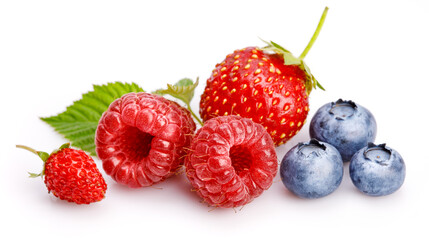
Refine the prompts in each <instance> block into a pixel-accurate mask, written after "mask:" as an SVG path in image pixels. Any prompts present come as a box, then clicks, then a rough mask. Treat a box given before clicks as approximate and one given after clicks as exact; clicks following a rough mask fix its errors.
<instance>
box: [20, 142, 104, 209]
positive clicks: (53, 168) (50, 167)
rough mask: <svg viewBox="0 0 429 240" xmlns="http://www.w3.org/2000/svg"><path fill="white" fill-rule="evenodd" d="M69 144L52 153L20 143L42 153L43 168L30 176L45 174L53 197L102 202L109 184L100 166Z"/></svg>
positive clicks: (36, 152) (87, 202) (83, 201)
mask: <svg viewBox="0 0 429 240" xmlns="http://www.w3.org/2000/svg"><path fill="white" fill-rule="evenodd" d="M69 146H70V144H64V145H63V146H61V147H60V148H59V149H58V150H56V151H54V152H53V153H52V154H50V155H49V154H48V153H45V152H39V151H36V150H34V149H31V148H29V147H26V146H21V145H17V147H19V148H23V149H26V150H29V151H31V152H33V153H35V154H37V155H39V156H40V158H41V159H42V160H43V161H44V167H43V171H42V172H41V173H40V174H34V173H30V176H31V177H39V176H44V178H45V184H46V187H47V188H48V191H49V192H52V194H54V196H56V197H58V198H59V199H61V200H66V201H69V202H74V203H77V204H89V203H92V202H98V201H101V200H102V199H103V198H104V194H105V192H106V190H107V185H106V182H105V181H104V178H103V176H102V175H101V173H100V172H99V171H98V168H97V165H96V164H95V162H94V160H93V159H92V158H91V157H90V156H88V155H87V154H86V153H85V152H84V151H82V150H78V149H72V148H69Z"/></svg>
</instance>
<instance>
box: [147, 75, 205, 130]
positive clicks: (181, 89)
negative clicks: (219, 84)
mask: <svg viewBox="0 0 429 240" xmlns="http://www.w3.org/2000/svg"><path fill="white" fill-rule="evenodd" d="M198 82H199V79H198V78H197V80H196V81H195V83H194V82H193V81H192V80H191V79H189V78H183V79H181V80H179V81H178V82H177V83H176V84H174V85H171V84H167V89H158V90H156V91H154V92H152V93H154V94H158V95H165V94H168V95H170V96H172V97H174V98H177V99H180V100H181V101H182V102H184V103H185V104H186V106H187V108H188V110H189V112H190V113H191V115H192V116H193V117H194V118H195V120H197V121H198V123H199V124H200V125H201V126H202V125H203V122H202V121H201V120H200V119H199V118H198V116H197V115H196V114H195V113H194V112H193V111H192V108H191V100H192V98H193V97H194V91H195V88H196V87H197V86H198Z"/></svg>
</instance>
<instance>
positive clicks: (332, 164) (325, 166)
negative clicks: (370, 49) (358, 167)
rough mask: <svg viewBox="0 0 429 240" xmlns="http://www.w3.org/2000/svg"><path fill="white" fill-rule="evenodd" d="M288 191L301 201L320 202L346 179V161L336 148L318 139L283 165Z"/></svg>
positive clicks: (301, 147) (300, 148)
mask: <svg viewBox="0 0 429 240" xmlns="http://www.w3.org/2000/svg"><path fill="white" fill-rule="evenodd" d="M280 177H281V179H282V182H283V184H284V185H285V187H286V188H287V189H288V190H289V191H291V192H292V193H294V194H295V195H297V196H298V197H301V198H320V197H324V196H326V195H328V194H330V193H332V192H333V191H335V190H336V189H337V188H338V186H339V185H340V183H341V181H342V179H343V161H342V160H341V155H340V153H339V152H338V151H337V149H335V147H333V146H332V145H330V144H328V143H324V142H320V141H317V140H315V139H312V140H310V141H309V142H305V143H299V144H298V145H296V146H295V147H293V148H292V149H290V150H289V151H288V152H287V153H286V155H285V156H284V158H283V160H282V162H281V165H280Z"/></svg>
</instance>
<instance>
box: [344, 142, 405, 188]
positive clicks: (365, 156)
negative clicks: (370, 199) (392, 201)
mask: <svg viewBox="0 0 429 240" xmlns="http://www.w3.org/2000/svg"><path fill="white" fill-rule="evenodd" d="M349 170H350V177H351V179H352V182H353V184H354V185H355V186H356V187H357V188H358V189H359V190H360V191H361V192H363V193H365V194H367V195H370V196H385V195H388V194H391V193H393V192H395V191H396V190H398V189H399V188H400V187H401V186H402V184H403V183H404V179H405V164H404V160H403V159H402V157H401V155H399V153H398V152H397V151H395V150H394V149H392V148H389V147H387V146H386V144H380V145H374V144H373V143H369V144H368V146H367V147H364V148H362V149H361V150H359V151H358V152H357V153H356V154H355V155H353V157H352V159H351V161H350V166H349Z"/></svg>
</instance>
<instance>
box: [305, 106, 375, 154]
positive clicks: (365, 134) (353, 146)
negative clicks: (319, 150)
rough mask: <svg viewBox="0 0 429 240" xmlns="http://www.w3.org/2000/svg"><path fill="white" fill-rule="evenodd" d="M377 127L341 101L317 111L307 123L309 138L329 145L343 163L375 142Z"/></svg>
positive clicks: (365, 111) (371, 119)
mask: <svg viewBox="0 0 429 240" xmlns="http://www.w3.org/2000/svg"><path fill="white" fill-rule="evenodd" d="M376 134H377V124H376V121H375V118H374V116H373V115H372V113H371V112H370V111H369V110H368V109H366V108H365V107H363V106H360V105H358V104H356V103H354V102H353V101H344V100H342V99H339V100H337V101H336V102H331V103H327V104H325V105H323V106H322V107H320V108H319V109H318V110H317V112H316V113H315V114H314V116H313V118H312V119H311V122H310V137H311V138H316V139H318V140H319V141H322V142H327V143H329V144H331V145H333V146H334V147H335V148H337V150H338V151H339V152H340V153H341V156H342V158H343V161H345V162H346V161H349V160H350V159H351V157H352V156H353V154H355V153H356V152H357V151H359V150H360V149H361V148H363V147H365V146H366V145H367V144H368V143H369V142H373V141H374V140H375V137H376Z"/></svg>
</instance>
